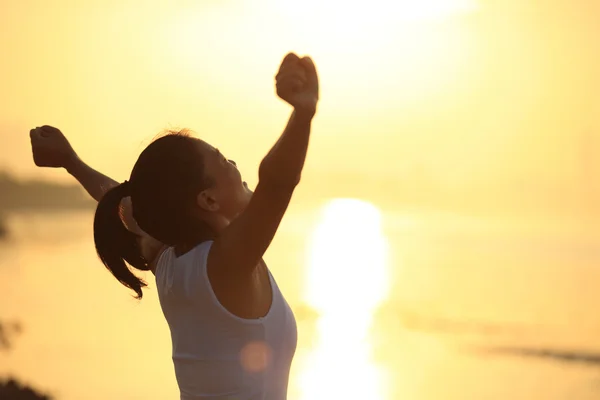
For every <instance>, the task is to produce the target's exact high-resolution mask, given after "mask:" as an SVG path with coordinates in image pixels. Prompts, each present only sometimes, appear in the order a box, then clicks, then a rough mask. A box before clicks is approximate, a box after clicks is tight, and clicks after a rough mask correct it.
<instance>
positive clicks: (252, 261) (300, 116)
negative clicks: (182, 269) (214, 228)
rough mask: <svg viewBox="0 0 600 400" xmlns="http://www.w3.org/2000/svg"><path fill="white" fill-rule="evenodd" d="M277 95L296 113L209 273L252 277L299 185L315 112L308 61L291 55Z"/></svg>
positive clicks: (217, 244) (216, 249)
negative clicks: (232, 273)
mask: <svg viewBox="0 0 600 400" xmlns="http://www.w3.org/2000/svg"><path fill="white" fill-rule="evenodd" d="M277 94H278V95H279V97H281V98H282V99H283V100H285V101H286V102H287V103H289V104H290V105H292V106H293V108H294V112H293V113H292V116H291V117H290V121H289V123H288V125H287V127H286V128H285V130H284V132H283V133H282V135H281V137H280V138H279V140H278V141H277V143H275V145H274V146H273V147H272V149H271V150H270V151H269V153H268V154H267V155H266V156H265V158H264V159H263V161H262V162H261V165H260V169H259V182H258V185H257V187H256V190H255V191H254V194H253V195H252V198H251V200H250V202H249V204H248V206H247V207H246V209H245V210H244V211H243V212H242V213H241V214H240V215H239V216H238V217H237V218H236V219H235V220H233V221H232V222H231V224H230V225H229V226H228V227H227V228H226V229H225V230H224V231H223V232H222V233H221V234H220V235H219V236H218V237H217V238H216V239H215V241H214V243H213V246H212V248H211V252H210V254H209V262H208V264H209V267H210V268H211V270H212V271H219V272H220V273H223V274H226V275H227V273H228V272H235V273H246V274H248V273H251V272H252V271H254V269H255V267H256V266H257V265H258V263H259V261H260V260H261V258H262V256H263V254H264V252H265V251H266V250H267V248H268V247H269V245H270V243H271V241H272V240H273V237H274V236H275V233H276V231H277V229H278V227H279V224H280V222H281V219H282V218H283V215H284V214H285V211H286V210H287V207H288V205H289V202H290V200H291V197H292V194H293V192H294V189H295V187H296V186H297V185H298V183H299V182H300V176H301V173H302V169H303V167H304V160H305V158H306V152H307V149H308V142H309V137H310V130H311V123H312V119H313V116H314V115H315V112H316V107H317V102H318V97H319V83H318V77H317V71H316V68H315V66H314V64H313V62H312V60H311V59H310V58H308V57H305V58H303V59H300V58H298V56H296V55H295V54H289V55H288V56H287V57H286V58H285V59H284V61H283V63H282V65H281V68H280V70H279V73H278V75H277Z"/></svg>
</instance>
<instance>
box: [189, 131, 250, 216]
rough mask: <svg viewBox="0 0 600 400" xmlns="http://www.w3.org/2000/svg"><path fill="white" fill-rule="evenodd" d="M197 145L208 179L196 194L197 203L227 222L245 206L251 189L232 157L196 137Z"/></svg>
mask: <svg viewBox="0 0 600 400" xmlns="http://www.w3.org/2000/svg"><path fill="white" fill-rule="evenodd" d="M198 147H199V149H200V151H201V154H202V156H203V159H204V175H205V176H206V178H207V179H209V180H210V181H211V182H212V185H211V186H210V187H209V188H208V189H206V190H204V191H202V192H201V194H200V195H199V205H200V207H202V208H203V209H205V210H207V211H210V212H216V213H218V214H220V215H221V216H223V217H225V218H227V219H228V220H230V221H231V220H233V219H234V218H235V217H237V216H238V215H239V214H240V213H241V212H242V211H243V210H244V209H245V208H246V206H247V205H248V202H249V201H250V198H251V197H252V191H251V190H250V189H249V188H248V185H247V184H246V182H245V181H243V180H242V175H241V174H240V171H239V170H238V168H237V165H236V163H235V162H234V161H233V160H229V159H227V158H226V157H225V156H224V155H223V154H221V152H220V151H219V150H218V149H216V148H214V147H213V146H211V145H210V144H208V143H206V142H204V141H202V140H198Z"/></svg>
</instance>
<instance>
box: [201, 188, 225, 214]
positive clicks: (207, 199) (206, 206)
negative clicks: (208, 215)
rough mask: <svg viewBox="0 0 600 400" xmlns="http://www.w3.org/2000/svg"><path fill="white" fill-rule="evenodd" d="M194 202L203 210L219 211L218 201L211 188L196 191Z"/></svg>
mask: <svg viewBox="0 0 600 400" xmlns="http://www.w3.org/2000/svg"><path fill="white" fill-rule="evenodd" d="M196 203H197V204H198V206H199V207H200V208H201V209H203V210H204V211H210V212H215V211H219V203H218V202H217V199H216V197H215V196H214V193H213V191H212V189H206V190H203V191H201V192H200V193H198V196H196Z"/></svg>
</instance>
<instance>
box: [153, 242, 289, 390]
mask: <svg viewBox="0 0 600 400" xmlns="http://www.w3.org/2000/svg"><path fill="white" fill-rule="evenodd" d="M212 243H213V242H212V241H207V242H204V243H202V244H200V245H198V246H196V247H195V248H193V249H192V250H191V251H189V252H188V253H186V254H184V255H182V256H180V257H176V255H175V252H174V249H173V248H168V249H167V250H165V251H164V252H163V254H162V255H161V257H160V259H159V260H158V263H157V266H156V284H157V288H158V295H159V299H160V303H161V307H162V310H163V313H164V315H165V318H166V319H167V322H168V324H169V327H170V330H171V339H172V344H173V362H174V365H175V373H176V376H177V381H178V384H179V388H180V390H181V398H182V399H232V398H234V399H236V400H243V399H260V400H282V399H285V398H286V393H287V383H288V377H289V371H290V365H291V362H292V358H293V356H294V352H295V349H296V340H297V331H296V322H295V319H294V315H293V313H292V311H291V309H290V307H289V305H288V304H287V302H286V301H285V299H284V298H283V296H282V294H281V292H280V290H279V288H278V286H277V284H276V282H275V280H274V279H273V277H272V276H271V274H270V273H269V279H270V284H271V289H272V302H271V307H270V309H269V311H268V312H267V314H266V315H265V316H264V317H262V318H257V319H244V318H240V317H238V316H235V315H234V314H232V313H231V312H229V311H228V310H227V309H225V307H223V306H222V305H221V304H220V302H219V301H218V300H217V297H216V295H215V293H214V291H213V289H212V287H211V285H210V282H209V279H208V274H207V268H206V261H207V257H208V253H209V250H210V248H211V245H212Z"/></svg>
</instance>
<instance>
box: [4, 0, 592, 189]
mask: <svg viewBox="0 0 600 400" xmlns="http://www.w3.org/2000/svg"><path fill="white" fill-rule="evenodd" d="M599 12H600V3H598V2H595V1H591V0H590V1H583V0H574V1H566V0H563V1H558V0H546V1H541V0H538V1H535V0H532V1H527V2H523V1H517V0H502V1H500V0H487V1H486V0H447V1H443V0H424V1H421V2H415V1H409V0H402V1H397V2H389V1H384V0H376V1H375V0H374V1H371V2H359V1H345V2H342V1H338V0H330V1H329V2H319V1H317V0H306V1H304V2H302V3H301V4H300V3H296V2H292V1H290V0H277V1H276V0H254V1H252V2H251V4H250V2H242V1H240V0H222V1H216V0H209V1H192V0H178V1H159V0H154V1H141V0H138V1H134V0H125V1H112V0H110V1H107V0H104V1H96V0H89V1H85V2H80V1H73V0H55V1H53V2H44V1H38V0H35V1H33V0H20V1H16V0H8V1H3V2H2V4H1V5H0V24H1V28H0V29H1V33H2V34H1V35H0V54H2V55H3V57H2V62H0V89H1V90H0V144H1V146H0V168H5V169H8V170H10V171H12V172H14V173H15V174H17V175H19V176H23V177H43V178H47V179H50V180H57V181H60V180H62V181H67V180H68V179H69V178H68V176H67V175H66V174H64V173H63V174H59V173H56V172H54V171H47V170H38V169H36V168H35V166H34V165H33V163H32V162H31V156H30V150H29V143H28V138H27V134H28V131H29V129H30V128H31V127H35V126H40V125H43V124H49V125H54V126H56V127H58V128H60V129H62V130H63V132H65V134H66V135H67V137H68V138H69V139H70V140H71V142H72V144H73V146H74V147H75V149H76V150H77V151H78V153H79V154H80V156H81V157H82V158H83V159H84V160H86V161H88V162H89V163H90V164H91V165H93V166H94V167H96V168H98V169H100V170H101V171H103V172H105V173H107V174H109V175H111V176H113V177H114V178H116V179H118V180H124V179H126V178H127V177H128V175H129V172H130V170H131V167H132V166H133V164H134V162H135V159H136V157H137V155H138V154H139V153H140V152H141V150H142V149H143V148H144V146H145V145H146V144H148V143H149V141H150V140H151V139H152V138H153V137H154V136H155V135H156V134H157V133H159V132H160V131H161V130H162V129H164V128H169V127H188V128H191V129H192V130H194V131H195V132H196V133H197V134H198V136H199V137H201V138H203V139H205V140H207V141H209V142H210V143H212V144H213V145H215V146H217V147H219V148H220V149H221V150H222V151H223V152H224V153H225V154H226V155H228V156H229V157H231V158H233V159H235V160H236V161H237V162H238V164H239V165H240V168H241V170H242V171H243V172H244V173H245V175H246V179H247V180H248V181H249V182H250V183H255V182H256V179H257V166H258V163H259V162H260V160H261V159H262V157H263V156H264V155H265V154H266V152H267V151H268V149H269V148H270V146H271V145H272V144H273V143H274V142H275V140H276V139H277V137H278V135H279V134H280V133H281V131H282V129H283V127H284V126H285V122H286V120H287V118H288V116H289V114H290V109H289V107H288V106H287V105H285V104H284V103H283V102H281V101H280V100H278V99H277V97H276V95H275V92H274V80H273V77H274V74H275V72H276V70H277V68H278V65H279V62H280V61H281V59H282V58H283V56H284V55H285V54H286V53H287V52H288V51H295V52H298V54H308V55H310V56H312V57H313V58H314V60H315V62H316V64H317V67H318V69H319V74H320V79H321V98H322V99H321V103H320V108H319V113H318V115H317V118H316V120H315V123H314V127H313V136H312V142H311V148H310V152H309V156H308V159H307V165H306V173H305V175H304V177H305V178H306V181H308V182H309V183H308V185H307V186H306V187H307V188H308V187H312V188H313V189H314V188H316V187H317V186H318V184H319V180H322V181H325V182H329V181H333V180H334V181H335V182H337V183H334V184H338V185H340V187H342V186H343V187H344V188H345V189H344V190H346V189H348V188H351V187H352V185H353V183H352V182H356V181H360V182H363V181H364V182H368V181H371V180H376V181H380V182H387V185H388V186H390V185H391V186H393V185H394V184H398V187H399V188H404V189H405V188H406V187H413V188H417V189H423V188H424V187H425V186H427V184H429V183H431V182H434V183H435V185H437V186H441V187H444V188H454V189H456V190H457V191H461V190H463V191H464V190H467V191H469V193H475V192H477V191H478V190H481V191H487V192H489V191H490V190H493V189H494V188H495V189H496V190H497V191H507V192H510V191H513V192H514V191H518V190H519V188H520V187H521V186H526V187H529V188H531V187H534V188H535V187H538V186H539V187H541V188H548V187H551V188H553V190H561V189H565V188H566V189H572V186H573V185H577V184H578V182H582V180H584V181H585V180H589V179H594V178H598V176H599V175H600V172H599V171H600V166H599V165H598V164H600V162H594V161H583V160H584V159H585V158H586V157H587V159H588V160H589V159H593V158H594V157H596V156H594V154H598V153H597V152H598V151H600V150H598V149H600V121H599V119H598V115H599V111H600V96H599V95H598V89H599V88H600V85H599V83H600V78H599V77H598V75H599V74H598V71H600V47H599V46H598V45H597V38H598V37H599V34H600V25H599V24H597V18H596V17H597V15H599V14H598V13H599ZM582 154H585V156H583V155H582ZM598 158H600V157H598ZM586 162H587V164H586ZM327 177H336V178H335V179H334V178H331V179H329V180H327ZM340 177H345V178H340ZM311 182H312V183H311ZM344 182H345V183H344ZM411 182H412V183H411ZM574 182H575V183H574ZM365 184H366V183H365ZM311 185H313V186H311ZM327 185H329V183H328V184H327ZM410 185H413V186H410ZM404 189H402V190H404ZM308 190H309V189H307V193H308ZM369 190H370V189H369ZM398 190H401V189H398ZM540 190H542V189H540ZM544 190H545V189H544Z"/></svg>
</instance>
